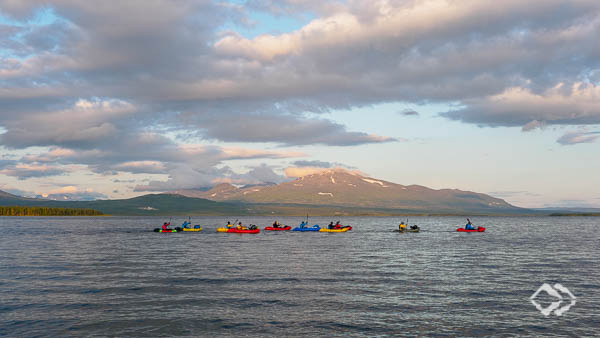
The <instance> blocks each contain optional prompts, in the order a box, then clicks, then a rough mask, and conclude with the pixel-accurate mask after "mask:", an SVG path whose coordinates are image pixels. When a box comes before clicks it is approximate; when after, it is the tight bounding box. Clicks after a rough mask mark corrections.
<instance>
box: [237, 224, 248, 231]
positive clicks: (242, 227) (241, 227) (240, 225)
mask: <svg viewBox="0 0 600 338" xmlns="http://www.w3.org/2000/svg"><path fill="white" fill-rule="evenodd" d="M237 229H238V230H246V227H245V226H243V225H242V222H239V223H238V226H237Z"/></svg>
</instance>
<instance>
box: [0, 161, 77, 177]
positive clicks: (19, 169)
mask: <svg viewBox="0 0 600 338" xmlns="http://www.w3.org/2000/svg"><path fill="white" fill-rule="evenodd" d="M68 172H70V170H69V169H68V168H64V167H59V166H52V165H45V164H15V165H10V166H7V167H5V168H4V169H2V170H0V174H2V175H6V176H13V177H17V178H18V179H19V180H25V179H28V178H32V177H48V176H57V175H64V174H66V173H68Z"/></svg>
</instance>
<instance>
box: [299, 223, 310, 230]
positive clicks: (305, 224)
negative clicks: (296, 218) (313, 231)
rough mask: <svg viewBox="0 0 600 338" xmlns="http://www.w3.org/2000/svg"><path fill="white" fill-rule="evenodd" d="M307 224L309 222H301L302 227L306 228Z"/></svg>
mask: <svg viewBox="0 0 600 338" xmlns="http://www.w3.org/2000/svg"><path fill="white" fill-rule="evenodd" d="M307 225H308V223H306V222H304V221H302V223H300V229H304V228H305V227H306V226H307Z"/></svg>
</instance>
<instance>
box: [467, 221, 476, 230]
mask: <svg viewBox="0 0 600 338" xmlns="http://www.w3.org/2000/svg"><path fill="white" fill-rule="evenodd" d="M465 230H476V229H475V227H474V226H473V224H471V220H470V219H468V218H467V224H465Z"/></svg>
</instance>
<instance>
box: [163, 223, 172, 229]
mask: <svg viewBox="0 0 600 338" xmlns="http://www.w3.org/2000/svg"><path fill="white" fill-rule="evenodd" d="M169 224H171V223H165V224H163V230H169V228H168V227H169Z"/></svg>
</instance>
